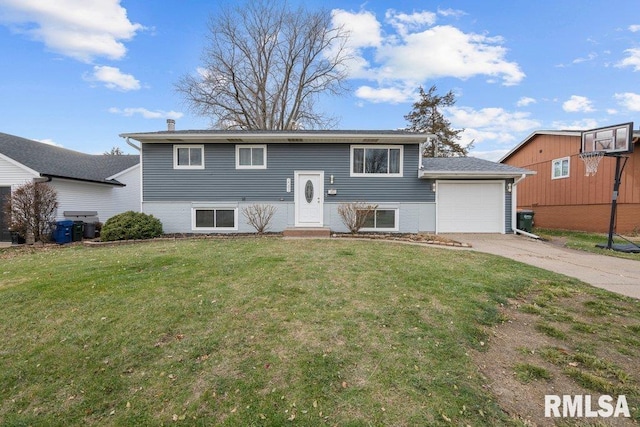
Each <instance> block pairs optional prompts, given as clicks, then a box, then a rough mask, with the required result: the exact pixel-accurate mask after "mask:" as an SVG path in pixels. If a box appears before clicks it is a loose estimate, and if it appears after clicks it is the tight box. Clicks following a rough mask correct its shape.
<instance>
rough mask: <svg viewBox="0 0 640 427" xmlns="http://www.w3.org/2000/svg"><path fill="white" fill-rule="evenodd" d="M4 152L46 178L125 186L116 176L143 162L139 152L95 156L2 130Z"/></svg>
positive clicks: (0, 143) (0, 145)
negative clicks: (114, 176)
mask: <svg viewBox="0 0 640 427" xmlns="http://www.w3.org/2000/svg"><path fill="white" fill-rule="evenodd" d="M0 154H2V155H4V156H6V157H8V158H10V159H12V160H13V161H15V162H17V163H20V164H21V165H23V166H26V167H27V168H29V169H31V170H33V171H34V172H36V173H38V174H40V176H45V177H56V178H67V179H74V180H80V181H90V182H98V183H103V184H112V185H122V184H121V183H120V182H118V181H117V180H115V179H111V178H110V177H112V176H113V175H116V174H118V173H119V172H122V171H124V170H126V169H129V168H131V167H133V166H135V165H137V164H138V163H139V162H140V158H139V156H137V155H121V156H111V155H91V154H85V153H80V152H78V151H73V150H68V149H66V148H61V147H56V146H53V145H49V144H44V143H42V142H37V141H33V140H30V139H26V138H21V137H19V136H14V135H9V134H6V133H1V132H0Z"/></svg>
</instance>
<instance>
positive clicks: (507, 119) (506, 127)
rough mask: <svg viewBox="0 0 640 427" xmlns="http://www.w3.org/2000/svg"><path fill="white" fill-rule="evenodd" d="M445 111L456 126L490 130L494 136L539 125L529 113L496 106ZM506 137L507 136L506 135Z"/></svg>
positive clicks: (457, 108)
mask: <svg viewBox="0 0 640 427" xmlns="http://www.w3.org/2000/svg"><path fill="white" fill-rule="evenodd" d="M445 111H446V113H447V114H446V115H447V117H448V118H449V119H450V120H451V123H452V124H454V125H455V126H456V127H462V128H471V129H481V130H483V131H490V132H492V133H494V134H495V136H497V135H498V133H500V134H503V133H504V134H509V133H520V132H525V131H528V130H531V129H534V128H537V127H540V122H539V121H537V120H534V119H531V118H529V116H530V115H531V114H530V113H527V112H522V111H516V112H509V111H506V110H505V109H503V108H496V107H490V108H482V109H480V110H475V109H473V108H471V107H449V108H446V109H445ZM499 139H502V140H504V139H505V137H499ZM506 139H509V138H508V137H506Z"/></svg>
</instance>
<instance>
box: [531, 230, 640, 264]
mask: <svg viewBox="0 0 640 427" xmlns="http://www.w3.org/2000/svg"><path fill="white" fill-rule="evenodd" d="M534 233H536V234H538V235H539V236H540V237H542V238H544V239H545V240H549V241H551V242H552V243H558V244H561V245H563V246H566V247H567V248H570V249H579V250H581V251H586V252H591V253H596V254H600V255H608V256H614V257H618V258H626V259H635V260H638V261H640V253H626V252H619V251H614V250H610V249H603V248H599V247H597V246H596V245H605V246H606V244H607V241H608V240H609V233H589V232H586V231H572V230H553V229H547V228H536V229H535V230H534ZM630 242H631V243H635V244H637V245H640V237H638V236H628V237H624V238H622V237H619V236H617V235H614V236H613V243H614V244H622V245H626V244H628V243H630Z"/></svg>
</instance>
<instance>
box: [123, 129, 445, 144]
mask: <svg viewBox="0 0 640 427" xmlns="http://www.w3.org/2000/svg"><path fill="white" fill-rule="evenodd" d="M120 136H121V137H123V138H131V139H135V140H136V141H140V142H144V143H165V142H169V143H176V142H178V143H180V142H185V143H220V144H224V143H243V142H244V143H294V144H300V143H302V144H304V143H345V142H347V143H352V144H419V143H421V142H424V141H426V140H427V139H428V138H429V137H431V136H433V135H430V134H427V133H416V132H408V131H402V130H295V131H276V130H257V131H242V130H231V131H229V130H179V131H160V132H140V133H123V134H120Z"/></svg>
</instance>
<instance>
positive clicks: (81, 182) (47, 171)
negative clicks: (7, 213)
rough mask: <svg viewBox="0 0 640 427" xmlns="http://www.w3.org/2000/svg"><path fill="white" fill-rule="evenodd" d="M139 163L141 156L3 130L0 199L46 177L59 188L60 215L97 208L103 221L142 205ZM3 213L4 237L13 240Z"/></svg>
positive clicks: (70, 216) (0, 228)
mask: <svg viewBox="0 0 640 427" xmlns="http://www.w3.org/2000/svg"><path fill="white" fill-rule="evenodd" d="M139 164H140V157H139V156H138V155H133V156H132V155H122V156H107V155H91V154H85V153H80V152H77V151H73V150H67V149H65V148H61V147H56V146H53V145H49V144H43V143H41V142H38V141H33V140H30V139H26V138H21V137H18V136H14V135H9V134H6V133H0V202H4V200H5V198H6V197H7V196H9V195H10V194H11V192H12V190H13V189H15V188H16V187H18V186H20V185H22V184H25V183H26V182H29V181H38V182H48V183H49V184H50V185H51V186H52V187H54V188H55V189H56V191H57V193H58V211H57V213H56V219H57V220H62V219H82V218H81V216H83V215H80V216H76V215H73V214H74V213H75V214H78V213H90V212H96V213H97V217H98V220H100V221H102V222H104V221H106V220H107V219H108V218H110V217H111V216H113V215H115V214H118V213H121V212H124V211H127V210H135V211H138V210H139V209H140V168H139ZM2 213H3V209H0V241H11V233H10V231H9V228H8V221H7V220H6V218H5V217H4V215H2ZM65 213H66V215H65Z"/></svg>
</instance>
